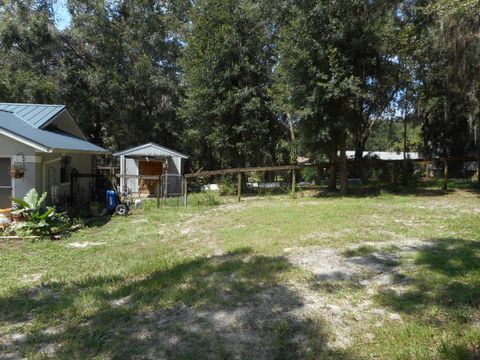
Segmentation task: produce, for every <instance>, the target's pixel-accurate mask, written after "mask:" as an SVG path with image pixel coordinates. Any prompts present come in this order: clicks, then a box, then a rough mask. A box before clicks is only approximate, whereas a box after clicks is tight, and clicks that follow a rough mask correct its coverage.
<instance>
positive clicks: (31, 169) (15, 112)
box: [0, 103, 109, 208]
mask: <svg viewBox="0 0 480 360" xmlns="http://www.w3.org/2000/svg"><path fill="white" fill-rule="evenodd" d="M108 153H109V152H108V151H107V150H105V149H103V148H101V147H99V146H96V145H94V144H92V143H90V142H88V141H87V138H86V137H85V135H84V134H83V132H82V131H81V130H80V128H79V127H78V125H77V123H76V122H75V121H74V119H73V118H72V116H71V114H70V113H69V112H68V110H67V109H66V107H65V106H64V105H38V104H10V103H0V208H4V207H10V206H11V200H10V197H11V196H15V197H20V198H21V197H23V196H24V195H25V194H26V193H27V192H28V191H29V190H30V189H31V188H36V189H37V191H39V192H43V191H47V192H48V193H49V195H50V196H49V201H50V202H52V203H62V202H64V201H66V199H67V197H71V191H72V190H75V191H76V194H77V197H78V198H77V200H79V201H82V200H88V198H89V196H90V194H91V190H92V188H93V186H94V185H93V179H92V178H81V179H80V178H79V179H78V180H77V181H75V182H74V183H72V182H71V180H72V174H75V173H81V174H93V173H94V167H95V155H98V154H108Z"/></svg>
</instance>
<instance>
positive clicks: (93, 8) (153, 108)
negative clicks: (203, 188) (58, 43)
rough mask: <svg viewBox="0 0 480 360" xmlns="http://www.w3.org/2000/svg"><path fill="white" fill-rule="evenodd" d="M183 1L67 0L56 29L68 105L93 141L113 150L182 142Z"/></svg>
mask: <svg viewBox="0 0 480 360" xmlns="http://www.w3.org/2000/svg"><path fill="white" fill-rule="evenodd" d="M183 6H186V5H185V1H165V2H162V3H159V2H157V1H154V0H151V1H134V0H122V1H116V2H111V1H103V0H88V1H77V0H70V1H69V11H70V13H71V16H72V25H71V27H70V28H69V29H67V30H66V31H65V32H64V33H63V34H62V40H63V42H64V45H65V53H64V63H65V67H66V68H67V69H68V71H66V77H65V78H64V83H63V84H64V85H65V89H66V90H65V93H64V99H66V100H67V101H66V102H67V103H68V105H69V106H70V108H71V109H72V112H74V114H75V115H77V116H76V117H77V118H78V119H80V120H81V121H80V125H81V126H82V127H83V128H84V129H85V130H86V131H87V133H88V134H89V135H90V137H91V138H92V139H94V140H95V141H96V142H98V143H102V144H104V145H106V146H109V147H110V148H112V149H118V148H124V147H127V146H131V145H138V144H140V143H143V142H147V141H155V142H158V143H160V144H163V145H166V146H172V147H179V146H181V145H182V144H181V141H180V138H181V133H182V131H183V124H182V122H181V121H180V119H179V118H178V117H177V116H176V107H177V105H178V101H179V97H180V93H179V84H178V82H179V67H178V63H177V59H178V56H179V53H180V49H181V47H182V41H181V38H180V36H179V34H180V30H181V27H180V25H181V21H182V20H183V19H182V13H183V12H184V11H186V10H185V9H184V8H183Z"/></svg>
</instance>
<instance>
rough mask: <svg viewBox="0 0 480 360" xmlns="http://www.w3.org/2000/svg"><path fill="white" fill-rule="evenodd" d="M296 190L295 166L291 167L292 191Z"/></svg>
mask: <svg viewBox="0 0 480 360" xmlns="http://www.w3.org/2000/svg"><path fill="white" fill-rule="evenodd" d="M296 190H297V174H296V173H295V168H294V167H292V193H295V192H296Z"/></svg>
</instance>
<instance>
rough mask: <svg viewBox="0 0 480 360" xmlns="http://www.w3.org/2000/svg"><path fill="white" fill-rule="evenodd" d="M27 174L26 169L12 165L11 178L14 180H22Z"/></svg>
mask: <svg viewBox="0 0 480 360" xmlns="http://www.w3.org/2000/svg"><path fill="white" fill-rule="evenodd" d="M24 174H25V169H24V168H23V166H21V165H12V167H11V169H10V176H11V177H12V178H14V179H20V178H22V177H23V175H24Z"/></svg>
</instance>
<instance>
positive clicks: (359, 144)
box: [355, 140, 365, 179]
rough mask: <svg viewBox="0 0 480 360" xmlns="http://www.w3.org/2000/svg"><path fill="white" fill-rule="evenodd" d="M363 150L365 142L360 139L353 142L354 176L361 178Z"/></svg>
mask: <svg viewBox="0 0 480 360" xmlns="http://www.w3.org/2000/svg"><path fill="white" fill-rule="evenodd" d="M364 151H365V144H364V143H363V141H362V140H359V141H356V142H355V176H356V177H358V178H360V179H362V178H363V176H362V174H363V171H362V170H363V152H364Z"/></svg>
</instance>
